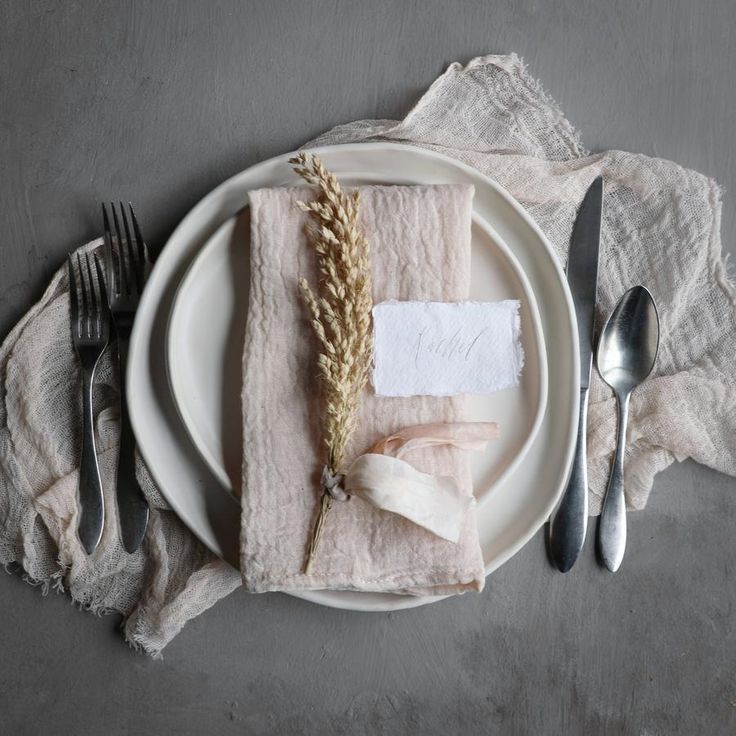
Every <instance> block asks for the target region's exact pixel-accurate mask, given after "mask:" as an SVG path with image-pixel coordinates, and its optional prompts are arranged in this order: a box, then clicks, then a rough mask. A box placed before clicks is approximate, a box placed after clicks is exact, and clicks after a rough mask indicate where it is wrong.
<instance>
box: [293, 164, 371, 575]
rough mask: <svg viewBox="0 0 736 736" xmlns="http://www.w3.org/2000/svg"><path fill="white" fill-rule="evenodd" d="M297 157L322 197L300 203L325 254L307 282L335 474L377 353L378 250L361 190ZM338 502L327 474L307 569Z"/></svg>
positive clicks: (326, 437) (296, 166)
mask: <svg viewBox="0 0 736 736" xmlns="http://www.w3.org/2000/svg"><path fill="white" fill-rule="evenodd" d="M290 163H291V164H292V165H293V166H294V171H295V172H296V173H297V174H298V175H299V176H300V177H302V179H304V180H305V181H306V182H307V183H308V184H311V185H312V186H315V187H317V189H318V195H317V198H316V199H315V201H313V202H309V203H305V202H299V203H298V205H299V207H300V208H301V209H302V210H303V211H304V212H307V213H309V215H310V218H311V224H310V227H309V239H310V242H311V245H312V247H313V248H314V251H315V253H316V254H317V261H318V266H319V273H320V281H319V285H318V287H317V288H316V289H315V290H313V289H312V287H310V286H309V284H308V283H307V280H306V279H305V278H303V277H301V278H300V279H299V287H300V289H301V292H302V295H303V297H304V300H305V302H306V303H307V305H308V307H309V310H310V312H311V316H312V327H313V328H314V331H315V334H316V335H317V339H318V340H319V343H320V353H319V356H318V358H317V365H318V368H319V373H320V376H321V379H322V387H323V409H322V417H321V420H322V434H323V438H324V442H325V445H326V448H327V470H328V471H329V475H330V476H332V478H333V479H334V478H335V476H336V475H337V474H338V473H339V471H340V469H341V468H342V463H343V460H344V455H345V448H346V446H347V443H348V440H349V439H350V435H351V433H352V431H353V429H354V428H355V422H356V417H357V410H358V407H359V404H360V396H361V393H362V391H363V388H364V387H365V385H366V382H367V380H368V374H369V371H370V366H371V360H372V355H373V333H372V328H371V309H372V307H373V299H372V296H371V265H370V249H369V245H368V242H367V241H366V239H365V237H364V235H363V233H362V231H361V229H360V226H359V224H358V212H359V205H360V198H359V194H358V192H357V191H354V192H352V193H351V194H346V193H345V192H343V191H342V189H341V187H340V185H339V183H338V181H337V179H336V177H335V176H334V174H331V173H330V172H329V171H327V169H325V167H324V165H323V164H322V162H321V161H320V160H319V159H318V158H317V157H316V156H308V155H306V154H304V153H300V154H299V155H297V156H296V157H294V158H292V159H291V160H290ZM333 501H334V498H333V496H332V495H331V494H330V493H329V492H327V488H326V486H325V480H324V476H323V488H322V498H321V500H320V508H319V513H318V516H317V520H316V523H315V525H314V528H313V530H312V536H311V539H310V543H309V550H308V552H307V559H306V564H305V568H304V571H305V573H309V571H310V569H311V566H312V562H313V560H314V556H315V554H316V553H317V549H318V548H319V544H320V541H321V539H322V532H323V529H324V523H325V519H326V518H327V514H328V513H329V511H330V509H331V508H332V504H333Z"/></svg>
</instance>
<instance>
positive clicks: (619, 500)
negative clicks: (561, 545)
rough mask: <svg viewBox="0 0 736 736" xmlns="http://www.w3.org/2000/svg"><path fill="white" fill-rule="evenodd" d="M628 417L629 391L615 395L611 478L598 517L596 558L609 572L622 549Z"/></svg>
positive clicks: (621, 553)
mask: <svg viewBox="0 0 736 736" xmlns="http://www.w3.org/2000/svg"><path fill="white" fill-rule="evenodd" d="M628 418H629V394H625V395H624V396H619V397H618V437H617V440H616V456H615V457H614V459H613V467H612V468H611V477H610V478H609V480H608V488H607V489H606V495H605V497H604V499H603V508H602V510H601V518H600V519H599V520H598V557H599V558H600V560H601V561H602V562H603V564H604V565H605V566H606V567H607V568H608V569H609V570H610V571H611V572H616V570H618V568H619V567H620V566H621V561H622V560H623V558H624V550H625V549H626V502H625V499H624V455H625V454H626V425H627V423H628Z"/></svg>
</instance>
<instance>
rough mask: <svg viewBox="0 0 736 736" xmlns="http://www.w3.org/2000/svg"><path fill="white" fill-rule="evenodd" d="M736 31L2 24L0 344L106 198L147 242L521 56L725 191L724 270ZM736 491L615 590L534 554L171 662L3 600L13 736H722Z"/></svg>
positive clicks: (308, 9) (423, 15) (451, 7)
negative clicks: (246, 184)
mask: <svg viewBox="0 0 736 736" xmlns="http://www.w3.org/2000/svg"><path fill="white" fill-rule="evenodd" d="M734 15H735V11H734V8H733V4H732V3H731V2H730V0H715V1H713V2H709V1H703V2H699V3H696V2H692V1H691V0H669V1H668V2H658V3H649V2H634V1H633V0H622V1H620V2H619V1H614V0H609V1H608V2H591V0H567V1H566V2H543V1H542V0H516V2H496V1H486V2H475V1H473V2H453V1H451V0H444V1H437V0H416V1H412V2H384V1H381V2H377V1H375V0H363V1H362V2H353V1H352V0H346V1H343V2H337V0H334V1H332V2H313V1H309V0H301V1H298V2H297V1H294V2H223V1H219V0H218V1H211V2H179V3H175V2H164V1H161V0H159V1H156V0H151V1H150V2H143V1H141V2H115V3H104V2H91V1H90V2H79V1H76V2H75V1H73V0H67V1H66V2H51V1H48V2H36V1H34V2H21V1H20V0H17V1H15V2H14V1H12V0H2V1H1V2H0V171H1V172H2V173H1V175H0V333H2V334H5V332H6V331H7V330H8V329H9V327H10V326H11V325H12V324H13V322H14V321H15V320H16V319H17V318H18V317H19V316H20V315H21V314H22V313H23V312H24V311H25V310H26V309H27V308H28V307H29V306H30V304H31V303H32V301H33V300H34V299H35V298H36V297H38V296H39V294H40V291H41V289H42V288H43V286H44V284H45V282H46V281H47V279H48V277H49V275H50V274H51V273H52V271H53V270H54V269H56V268H57V267H58V266H59V264H60V263H61V262H62V259H63V256H64V254H65V253H66V252H67V251H68V250H69V249H70V248H72V247H73V246H76V245H78V244H79V243H81V242H83V241H85V240H87V239H89V238H91V237H93V236H96V235H97V234H98V232H97V231H98V209H97V202H98V201H99V200H100V199H102V198H106V197H118V196H119V197H131V198H134V199H135V201H136V202H138V203H139V214H140V216H141V218H142V219H143V221H144V222H145V223H146V227H147V230H148V232H149V236H150V240H152V241H153V244H154V245H158V246H160V245H161V244H162V243H163V242H164V241H165V239H166V237H167V235H168V234H169V232H170V231H171V230H172V228H173V226H174V225H175V224H176V223H177V222H178V220H179V219H180V218H181V217H182V216H183V214H184V213H185V212H186V211H187V210H188V209H189V208H190V207H191V206H192V205H193V204H194V203H195V202H196V201H197V200H198V199H199V198H200V197H201V196H202V195H204V194H205V193H206V192H207V191H209V189H210V188H212V187H213V186H214V185H216V184H217V183H219V182H220V181H222V180H223V179H224V178H225V177H227V176H229V175H230V174H233V173H234V172H236V171H238V170H240V169H242V168H243V167H245V166H247V165H249V164H252V163H255V162H256V161H258V160H260V159H263V158H265V157H267V156H271V155H274V154H277V153H280V152H282V151H285V150H287V149H292V148H294V147H295V146H297V145H298V144H299V143H300V142H303V141H304V140H306V139H308V138H310V137H311V136H313V135H315V134H317V133H319V132H320V131H322V130H323V129H325V128H328V127H329V126H332V125H333V124H336V123H341V122H344V121H348V120H352V119H355V118H366V117H383V118H387V117H396V116H400V115H402V113H404V112H405V111H406V110H407V108H408V106H409V105H411V103H412V102H413V101H414V100H415V99H416V98H417V96H418V95H419V94H420V92H421V91H422V90H423V89H424V88H425V87H426V86H427V85H428V84H429V83H430V82H431V81H432V80H433V79H434V78H435V77H436V76H437V74H439V73H440V72H441V71H442V70H443V68H444V67H445V66H446V64H447V63H449V62H450V61H453V60H467V59H469V58H470V57H472V56H474V55H477V54H480V53H487V52H506V51H517V52H518V53H520V54H521V55H523V56H524V57H525V58H526V60H527V62H528V63H529V65H530V66H531V68H532V69H533V70H534V72H535V73H536V74H537V75H538V76H539V77H540V78H541V79H542V80H543V83H544V84H545V86H546V88H547V89H548V90H549V92H550V93H551V94H553V95H554V96H555V97H556V98H557V99H558V100H559V101H560V103H561V105H562V107H563V109H564V110H565V111H566V112H567V114H568V115H569V117H570V119H571V120H572V121H573V122H574V123H575V124H576V125H577V126H578V127H579V128H580V129H581V131H582V132H583V135H584V139H585V140H586V141H587V144H588V145H589V146H590V147H592V148H594V149H596V148H612V147H615V148H625V149H632V150H637V151H643V152H645V153H649V154H653V155H658V156H663V157H667V158H671V159H674V160H676V161H678V162H680V163H682V164H683V165H686V166H690V167H694V168H697V169H699V170H701V171H703V172H706V173H708V174H710V175H712V176H714V177H715V178H716V179H718V180H719V181H720V182H721V183H722V184H723V185H724V186H725V188H726V202H725V208H724V219H723V231H724V241H725V243H726V244H727V246H726V247H728V248H729V249H731V251H732V252H733V242H734V234H735V232H734V231H735V226H736V221H735V219H734V213H735V212H736V209H735V208H734V198H733V195H732V194H731V192H733V191H734V190H736V166H735V164H736V160H735V158H734V151H735V150H736V147H734V145H733V135H734V133H733V120H734V116H735V115H736V95H735V93H734V83H733V70H734V68H736V35H734V32H733V28H734V23H733V21H734V19H735V18H734ZM735 359H736V356H735ZM735 493H736V480H734V479H731V478H726V477H723V476H720V475H718V474H717V473H715V472H712V471H709V470H707V469H705V468H702V467H697V466H695V465H694V464H690V463H685V464H683V465H681V466H679V467H674V468H671V469H670V470H669V471H667V472H666V473H664V474H663V475H662V476H661V477H660V478H658V480H657V483H656V487H655V489H654V492H653V495H652V498H651V503H650V505H649V507H648V508H647V509H646V511H644V512H642V513H639V514H636V515H634V516H632V517H631V521H630V541H629V548H628V557H627V559H626V562H625V564H624V566H623V568H622V570H621V571H620V573H619V574H617V575H616V576H609V575H606V574H604V573H603V572H601V571H600V570H599V569H598V568H597V567H596V565H595V564H594V561H593V548H592V546H591V545H590V544H589V545H588V547H587V549H586V550H585V554H584V556H583V558H582V560H581V561H580V562H579V564H578V565H577V566H576V568H575V569H574V571H573V572H572V573H571V574H569V575H567V576H561V575H558V574H555V573H553V572H552V571H551V570H550V569H549V568H548V566H547V565H546V563H545V556H544V549H543V541H542V536H541V534H540V535H537V537H535V539H534V540H533V541H532V542H531V543H530V544H529V545H528V546H527V547H526V548H525V549H524V550H522V551H521V552H520V553H519V554H518V555H517V556H516V557H515V558H514V559H512V560H511V561H510V562H508V563H507V564H506V565H504V566H503V567H502V568H501V569H500V570H499V571H498V572H497V573H495V574H494V575H493V576H492V577H491V578H490V579H489V581H488V585H487V588H486V590H485V592H484V593H483V594H482V595H478V596H471V595H468V596H465V597H463V598H460V599H455V600H447V601H445V602H442V603H440V604H437V605H435V606H431V607H429V608H423V609H419V610H412V611H407V612H402V613H396V614H387V615H384V614H356V613H347V612H341V611H334V610H328V609H323V608H319V607H317V606H314V605H311V604H309V603H305V602H303V601H299V600H296V599H293V598H290V597H287V596H284V595H264V596H254V597H248V596H247V595H245V594H243V593H236V594H234V595H232V596H230V597H229V598H228V599H226V600H224V601H223V602H221V603H220V604H219V605H218V606H216V607H215V608H214V609H213V610H211V611H209V612H208V613H206V614H205V615H203V616H202V617H201V618H199V619H198V620H196V621H194V622H193V623H191V624H190V625H188V626H187V627H186V629H185V630H184V631H183V632H182V634H181V635H180V636H179V637H178V638H177V639H176V640H175V641H174V643H173V644H172V645H171V646H170V647H169V648H168V649H167V650H166V652H165V658H164V660H163V662H153V661H150V660H148V659H146V658H144V657H142V656H139V655H135V654H133V653H132V652H131V651H129V650H128V649H127V647H125V645H124V644H123V643H122V641H121V639H120V637H119V634H118V632H117V624H118V622H117V621H116V619H115V618H114V617H108V618H102V619H96V618H94V617H92V616H90V615H87V614H84V613H80V612H78V611H77V610H75V609H74V608H73V607H72V606H70V605H69V602H68V600H66V599H65V598H64V597H60V596H53V595H52V596H49V597H47V598H42V597H41V595H40V593H39V591H38V590H37V589H34V588H32V587H30V586H27V585H25V584H24V583H23V582H22V581H21V580H20V578H19V577H18V576H11V575H8V576H1V577H0V613H1V616H2V623H1V624H0V651H1V652H2V657H1V660H0V662H1V664H0V733H2V734H39V733H56V734H62V735H65V734H300V733H305V734H325V735H327V734H427V735H430V734H495V733H498V734H537V735H538V734H542V735H543V736H545V735H547V734H637V735H640V736H645V735H646V736H654V735H657V736H660V735H661V736H669V735H670V734H688V735H690V734H692V735H698V734H714V735H716V736H721V735H724V736H725V735H727V734H733V733H736V633H735V632H734V616H735V613H734V603H735V602H736V587H735V586H734V569H735V565H736V543H735V542H734V536H735V535H734V518H735V517H736V514H735V513H734V498H735ZM590 541H592V540H589V542H590Z"/></svg>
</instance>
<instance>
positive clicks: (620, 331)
mask: <svg viewBox="0 0 736 736" xmlns="http://www.w3.org/2000/svg"><path fill="white" fill-rule="evenodd" d="M658 348H659V315H658V314H657V307H656V305H655V303H654V299H653V298H652V295H651V294H650V293H649V291H648V290H647V289H645V288H644V287H643V286H635V287H634V288H633V289H629V290H628V291H627V292H626V293H625V294H624V295H623V296H622V297H621V299H620V300H619V303H618V304H617V305H616V308H615V309H614V310H613V313H612V314H611V316H610V317H609V318H608V321H607V322H606V324H605V326H604V327H603V331H602V332H601V337H600V340H599V341H598V354H597V358H596V364H597V366H598V373H600V375H601V378H602V379H603V380H604V381H605V382H606V383H607V384H608V385H609V386H610V387H611V388H612V389H613V391H614V393H615V394H616V400H617V403H618V438H617V440H616V455H615V457H614V460H613V467H612V468H611V477H610V479H609V481H608V488H607V489H606V495H605V498H604V499H603V509H602V510H601V517H600V519H599V520H598V556H599V557H600V560H601V562H602V563H603V564H604V565H605V566H606V567H607V568H608V569H609V570H610V571H611V572H615V571H616V570H618V568H619V566H620V565H621V561H622V560H623V558H624V550H625V549H626V506H625V502H624V454H625V452H626V423H627V419H628V414H629V398H630V397H631V394H632V392H633V391H634V389H635V388H636V387H637V386H639V385H640V384H641V383H642V381H644V380H645V379H646V378H647V376H648V375H649V374H650V373H651V372H652V368H654V362H655V360H656V359H657V350H658Z"/></svg>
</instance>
